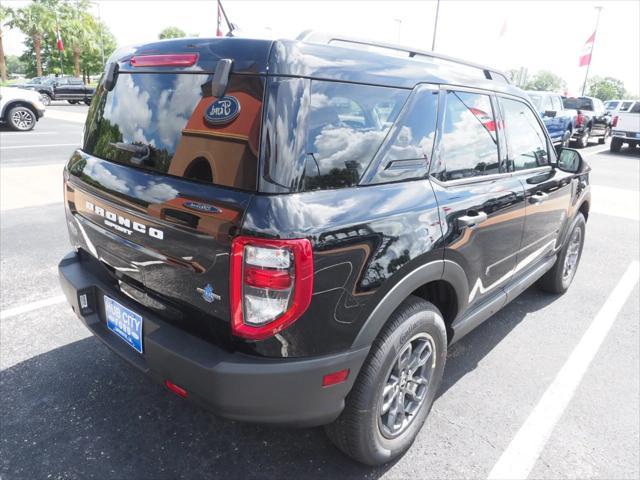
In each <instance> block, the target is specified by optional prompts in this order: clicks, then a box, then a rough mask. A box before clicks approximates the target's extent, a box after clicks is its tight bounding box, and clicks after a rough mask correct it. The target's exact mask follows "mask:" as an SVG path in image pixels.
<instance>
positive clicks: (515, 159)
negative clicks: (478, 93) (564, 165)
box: [500, 98, 549, 171]
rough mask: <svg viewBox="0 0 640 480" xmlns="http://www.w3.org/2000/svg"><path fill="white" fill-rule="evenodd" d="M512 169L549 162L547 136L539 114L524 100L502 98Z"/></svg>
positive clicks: (542, 164) (532, 166)
mask: <svg viewBox="0 0 640 480" xmlns="http://www.w3.org/2000/svg"><path fill="white" fill-rule="evenodd" d="M500 102H501V104H502V112H503V115H504V122H505V130H506V132H507V145H508V150H509V164H510V170H515V171H518V170H525V169H528V168H536V167H541V166H544V165H548V164H549V152H548V148H547V137H546V136H545V134H544V131H543V130H542V127H541V126H540V123H538V118H537V115H536V114H535V113H534V112H533V111H532V110H531V109H530V108H529V107H528V106H527V105H526V104H525V103H523V102H519V101H517V100H512V99H509V98H501V99H500Z"/></svg>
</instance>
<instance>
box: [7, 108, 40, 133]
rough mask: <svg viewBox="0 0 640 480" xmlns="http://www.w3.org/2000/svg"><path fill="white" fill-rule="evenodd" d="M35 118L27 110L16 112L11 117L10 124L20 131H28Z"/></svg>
mask: <svg viewBox="0 0 640 480" xmlns="http://www.w3.org/2000/svg"><path fill="white" fill-rule="evenodd" d="M33 122H35V118H34V116H33V113H31V112H30V111H29V110H26V109H25V110H17V111H15V112H13V114H12V115H11V123H12V124H13V125H14V126H15V127H16V128H18V129H20V130H29V129H30V128H31V127H32V126H33Z"/></svg>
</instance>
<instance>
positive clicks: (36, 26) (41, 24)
mask: <svg viewBox="0 0 640 480" xmlns="http://www.w3.org/2000/svg"><path fill="white" fill-rule="evenodd" d="M8 25H9V27H10V28H17V29H19V30H20V31H21V32H22V33H24V34H25V35H26V36H28V37H29V38H31V40H32V41H33V48H34V50H35V53H36V72H37V74H38V76H39V77H40V76H42V39H43V37H44V35H45V34H46V33H47V32H50V31H51V30H52V29H53V28H55V21H54V17H53V12H52V11H51V9H50V8H48V7H47V6H45V5H44V4H42V3H40V2H33V3H30V4H29V5H27V6H26V7H22V8H19V9H18V10H16V11H14V12H13V15H11V20H9V22H8Z"/></svg>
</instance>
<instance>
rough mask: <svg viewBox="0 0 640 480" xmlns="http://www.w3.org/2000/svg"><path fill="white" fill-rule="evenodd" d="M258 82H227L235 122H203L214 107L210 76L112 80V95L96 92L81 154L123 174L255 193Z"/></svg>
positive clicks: (125, 76) (259, 105)
mask: <svg viewBox="0 0 640 480" xmlns="http://www.w3.org/2000/svg"><path fill="white" fill-rule="evenodd" d="M263 90H264V85H263V80H262V79H260V77H257V76H256V77H250V76H231V77H230V81H229V88H228V90H227V96H233V97H235V98H236V99H237V101H238V104H239V106H240V111H239V114H238V116H237V117H236V118H235V119H233V120H232V121H230V122H227V123H225V124H212V123H209V122H208V121H207V120H206V118H205V112H206V110H207V108H208V107H209V106H210V105H211V104H212V103H213V101H214V100H215V98H214V97H212V96H211V76H210V75H209V74H193V73H188V74H187V73H182V74H172V73H161V74H153V73H136V74H130V73H120V75H119V76H118V80H117V83H116V85H115V88H114V89H113V90H112V91H110V92H107V91H106V90H104V89H103V88H99V89H98V92H97V94H96V97H94V99H93V101H92V104H91V109H90V111H89V121H88V123H87V133H86V136H85V144H84V149H85V151H86V152H87V153H89V154H91V155H95V156H97V157H100V158H104V159H106V160H111V161H114V162H118V163H123V164H126V165H128V166H131V167H135V168H141V169H146V170H153V171H156V172H160V173H165V174H168V175H174V176H178V177H185V178H188V179H191V180H196V181H201V182H207V183H214V184H216V185H221V186H228V187H234V188H240V189H244V190H255V188H256V178H257V158H258V157H257V155H258V141H259V135H260V118H261V109H262V96H263Z"/></svg>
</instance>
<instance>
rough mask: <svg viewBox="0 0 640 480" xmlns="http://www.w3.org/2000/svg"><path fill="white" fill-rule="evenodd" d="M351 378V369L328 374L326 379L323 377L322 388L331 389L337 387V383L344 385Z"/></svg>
mask: <svg viewBox="0 0 640 480" xmlns="http://www.w3.org/2000/svg"><path fill="white" fill-rule="evenodd" d="M347 378H349V369H348V368H345V369H344V370H338V371H337V372H333V373H328V374H326V375H325V376H324V377H322V386H323V387H330V386H331V385H335V384H336V383H342V382H344V381H346V380H347Z"/></svg>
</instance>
